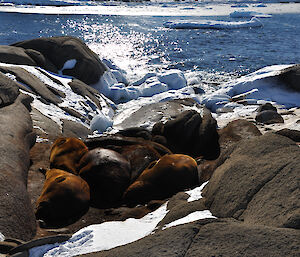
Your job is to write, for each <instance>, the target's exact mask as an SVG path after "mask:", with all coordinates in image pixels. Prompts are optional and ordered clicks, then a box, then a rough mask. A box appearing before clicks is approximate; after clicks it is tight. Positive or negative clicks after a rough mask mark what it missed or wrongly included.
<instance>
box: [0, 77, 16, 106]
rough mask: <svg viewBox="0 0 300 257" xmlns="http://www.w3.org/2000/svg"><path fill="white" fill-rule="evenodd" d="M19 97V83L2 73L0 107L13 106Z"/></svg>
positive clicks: (0, 79) (0, 78)
mask: <svg viewBox="0 0 300 257" xmlns="http://www.w3.org/2000/svg"><path fill="white" fill-rule="evenodd" d="M18 95H19V87H18V85H17V83H16V82H14V81H13V80H11V79H9V78H8V77H7V76H5V75H4V74H3V73H2V72H0V107H3V106H6V105H9V104H12V103H13V102H14V101H15V100H16V98H17V97H18Z"/></svg>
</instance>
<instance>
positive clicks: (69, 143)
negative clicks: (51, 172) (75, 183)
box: [50, 137, 88, 174]
mask: <svg viewBox="0 0 300 257" xmlns="http://www.w3.org/2000/svg"><path fill="white" fill-rule="evenodd" d="M87 152H88V148H87V147H86V145H85V144H84V143H83V142H82V141H81V140H80V139H77V138H73V137H69V138H67V137H61V138H58V139H56V140H55V142H54V143H53V145H52V147H51V152H50V168H51V169H62V170H65V171H68V172H71V173H73V174H78V171H77V166H78V164H79V161H80V159H81V157H82V156H83V155H84V154H85V153H87Z"/></svg>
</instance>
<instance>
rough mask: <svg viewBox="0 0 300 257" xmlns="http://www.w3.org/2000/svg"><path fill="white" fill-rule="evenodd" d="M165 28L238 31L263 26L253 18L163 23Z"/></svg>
mask: <svg viewBox="0 0 300 257" xmlns="http://www.w3.org/2000/svg"><path fill="white" fill-rule="evenodd" d="M164 26H165V27H166V28H170V29H240V28H253V27H262V26H263V24H262V23H261V22H260V20H259V19H257V18H255V17H253V18H252V19H251V20H249V21H215V20H201V21H197V22H191V21H175V22H171V21H169V22H166V23H164Z"/></svg>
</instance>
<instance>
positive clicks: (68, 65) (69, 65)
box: [59, 59, 77, 75]
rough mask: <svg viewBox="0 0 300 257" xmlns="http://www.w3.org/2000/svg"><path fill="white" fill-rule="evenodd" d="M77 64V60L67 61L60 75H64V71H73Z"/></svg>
mask: <svg viewBox="0 0 300 257" xmlns="http://www.w3.org/2000/svg"><path fill="white" fill-rule="evenodd" d="M76 63H77V60H76V59H71V60H67V61H66V62H65V64H64V65H63V67H62V68H61V70H60V71H59V74H60V75H62V72H63V70H68V69H73V68H74V67H75V65H76Z"/></svg>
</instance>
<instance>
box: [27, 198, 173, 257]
mask: <svg viewBox="0 0 300 257" xmlns="http://www.w3.org/2000/svg"><path fill="white" fill-rule="evenodd" d="M167 212H168V211H167V203H165V204H163V205H162V206H161V207H160V208H158V209H157V210H155V211H154V212H152V213H149V214H147V215H146V216H144V217H143V218H141V219H133V218H130V219H127V220H125V221H110V222H104V223H102V224H97V225H91V226H88V227H86V228H83V229H81V230H79V231H78V232H77V233H75V234H74V235H73V236H72V237H71V238H70V239H69V240H68V241H66V242H64V243H60V244H53V245H44V246H39V247H35V248H32V249H30V251H29V254H30V257H38V256H45V257H47V256H75V255H78V254H84V253H90V252H96V251H103V250H108V249H111V248H114V247H117V246H120V245H125V244H128V243H131V242H134V241H136V240H138V239H140V238H143V237H145V236H147V235H149V234H150V233H151V232H152V231H153V230H154V229H155V228H156V226H157V224H158V223H159V222H160V221H161V220H162V219H163V218H164V217H165V215H166V214H167Z"/></svg>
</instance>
